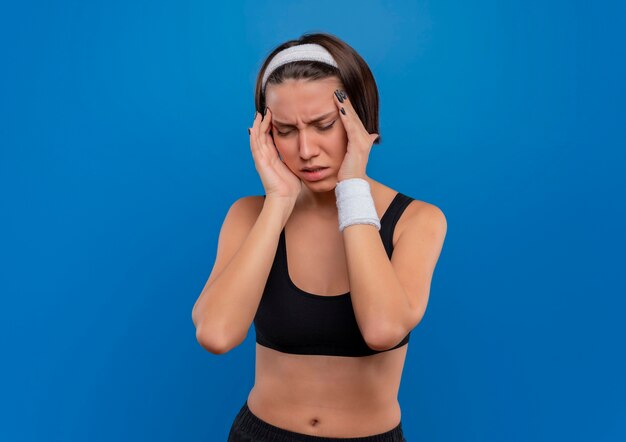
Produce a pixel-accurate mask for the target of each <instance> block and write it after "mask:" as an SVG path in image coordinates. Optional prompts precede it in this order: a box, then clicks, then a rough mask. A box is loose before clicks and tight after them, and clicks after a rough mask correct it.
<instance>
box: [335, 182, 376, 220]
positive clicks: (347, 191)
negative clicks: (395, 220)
mask: <svg viewBox="0 0 626 442" xmlns="http://www.w3.org/2000/svg"><path fill="white" fill-rule="evenodd" d="M335 196H336V198H337V210H338V214H339V231H340V232H343V229H345V228H346V227H348V226H351V225H352V224H370V225H372V226H374V227H376V229H377V230H380V219H379V218H378V214H377V213H376V206H374V199H373V198H372V193H371V191H370V184H369V183H368V182H367V181H366V180H365V179H363V178H350V179H347V180H343V181H339V182H338V183H337V186H336V187H335Z"/></svg>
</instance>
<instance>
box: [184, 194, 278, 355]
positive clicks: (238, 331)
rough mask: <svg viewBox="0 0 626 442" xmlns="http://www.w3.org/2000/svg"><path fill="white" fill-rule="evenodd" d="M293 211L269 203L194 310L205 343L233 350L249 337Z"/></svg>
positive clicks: (206, 288)
mask: <svg viewBox="0 0 626 442" xmlns="http://www.w3.org/2000/svg"><path fill="white" fill-rule="evenodd" d="M289 213H290V210H288V209H287V208H286V207H285V206H284V204H280V203H275V202H274V201H272V200H269V199H267V200H266V201H265V203H264V206H263V209H262V210H261V213H260V214H259V217H258V218H257V220H256V222H255V224H254V226H253V227H252V229H251V230H250V233H249V234H248V236H247V238H246V239H245V241H244V242H243V244H242V245H241V247H240V249H239V250H238V251H237V253H236V254H235V255H234V256H233V258H232V260H231V261H230V262H229V264H228V265H227V266H226V267H225V268H224V270H223V271H222V272H221V274H220V275H219V276H218V277H217V278H216V279H215V280H214V281H213V282H212V283H211V284H210V285H209V286H207V287H205V288H204V290H203V292H202V293H201V295H200V298H199V300H198V303H197V305H196V307H195V308H194V310H195V311H196V315H197V316H196V317H197V318H198V323H197V327H198V334H199V335H201V336H202V340H203V341H204V342H211V343H218V345H220V346H224V347H226V348H232V347H234V346H236V345H238V344H239V343H241V341H243V340H244V339H245V337H246V335H247V332H248V330H249V328H250V325H251V324H252V321H253V320H254V315H255V314H256V311H257V308H258V305H259V303H260V300H261V296H262V294H263V289H264V288H265V284H266V282H267V277H268V275H269V272H270V269H271V267H272V263H273V261H274V257H275V254H276V249H277V245H278V240H279V237H280V232H281V230H282V228H283V227H284V225H285V223H286V220H287V218H288V217H289Z"/></svg>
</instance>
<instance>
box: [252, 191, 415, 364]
mask: <svg viewBox="0 0 626 442" xmlns="http://www.w3.org/2000/svg"><path fill="white" fill-rule="evenodd" d="M264 197H265V195H264ZM412 200H413V198H411V197H409V196H406V195H404V194H402V193H399V192H398V193H397V194H396V196H395V197H394V199H393V201H392V202H391V204H390V205H389V207H388V208H387V210H386V211H385V213H384V215H383V217H382V218H381V220H380V224H381V227H380V231H379V233H380V236H381V239H382V241H383V244H384V246H385V250H386V251H387V256H388V257H389V259H391V255H392V253H393V242H392V241H393V231H394V228H395V226H396V223H397V222H398V219H399V218H400V215H402V212H404V209H406V207H407V206H408V205H409V203H410V202H411V201H412ZM286 255H287V252H286V245H285V229H284V228H283V230H282V231H281V234H280V239H279V242H278V248H277V251H276V256H275V257H274V263H273V264H272V268H271V270H270V273H269V275H268V278H267V283H266V285H265V289H264V291H263V295H262V297H261V302H260V303H259V307H258V310H257V312H256V315H255V317H254V330H255V332H256V342H257V343H259V344H260V345H263V346H265V347H269V348H272V349H274V350H278V351H281V352H283V353H293V354H307V355H330V356H369V355H373V354H376V353H382V352H383V351H389V350H393V349H395V348H398V347H401V346H403V345H405V344H406V343H408V342H409V337H410V335H411V333H410V332H409V333H408V334H407V335H406V336H405V338H404V339H403V340H402V341H401V342H400V343H399V344H398V345H396V346H395V347H393V348H390V349H388V350H383V351H376V350H373V349H371V348H370V347H368V346H367V343H366V342H365V340H364V339H363V336H362V335H361V332H360V330H359V327H358V324H357V321H356V317H355V315H354V310H353V308H352V300H351V299H350V292H348V293H344V294H342V295H335V296H323V295H316V294H313V293H308V292H305V291H304V290H301V289H299V288H298V287H296V285H295V284H294V283H293V281H292V280H291V278H290V277H289V272H288V270H287V258H286Z"/></svg>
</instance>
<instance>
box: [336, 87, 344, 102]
mask: <svg viewBox="0 0 626 442" xmlns="http://www.w3.org/2000/svg"><path fill="white" fill-rule="evenodd" d="M335 96H336V97H337V100H339V102H340V103H343V97H342V96H341V94H340V93H339V89H337V90H336V91H335Z"/></svg>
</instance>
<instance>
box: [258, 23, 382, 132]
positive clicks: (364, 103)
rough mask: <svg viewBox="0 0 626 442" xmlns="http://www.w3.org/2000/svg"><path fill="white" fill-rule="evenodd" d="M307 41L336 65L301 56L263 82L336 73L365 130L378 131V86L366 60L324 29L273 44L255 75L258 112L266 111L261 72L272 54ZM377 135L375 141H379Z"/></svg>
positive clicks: (333, 75) (324, 76) (320, 76)
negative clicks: (278, 44)
mask: <svg viewBox="0 0 626 442" xmlns="http://www.w3.org/2000/svg"><path fill="white" fill-rule="evenodd" d="M306 43H317V44H319V45H320V46H323V47H324V48H326V50H328V52H330V54H331V55H332V56H333V58H334V59H335V61H336V62H337V65H338V66H339V68H336V67H334V66H330V65H328V64H326V63H321V62H318V61H309V60H306V61H304V60H301V61H294V62H291V63H287V64H284V65H282V66H280V67H278V68H277V69H276V70H274V71H273V72H272V73H271V75H270V76H269V77H268V79H267V83H266V85H269V84H280V83H282V82H283V81H284V80H287V79H308V80H318V79H322V78H328V77H337V78H339V80H340V81H341V84H342V85H343V89H344V91H345V92H346V94H347V95H348V98H349V99H350V102H351V103H352V106H353V107H354V109H355V110H356V113H357V115H358V116H359V118H360V119H361V121H362V122H363V126H365V129H366V130H367V132H368V133H370V134H371V133H377V134H379V133H380V132H379V128H378V87H377V86H376V81H375V80H374V76H373V75H372V71H370V68H369V66H368V65H367V63H365V60H363V58H362V57H361V56H360V55H359V54H358V53H357V52H356V51H355V50H354V49H353V48H352V47H351V46H349V45H348V44H347V43H345V42H344V41H343V40H341V39H339V38H338V37H335V36H334V35H331V34H327V33H316V34H303V35H302V36H301V37H300V38H299V39H297V40H289V41H287V42H285V43H283V44H281V45H280V46H278V47H276V48H275V49H274V50H273V51H272V52H271V53H270V54H269V55H268V56H267V58H266V59H265V61H264V62H263V65H262V66H261V69H260V70H259V73H258V75H257V79H256V86H255V92H254V104H255V107H256V109H257V110H258V111H259V112H260V113H264V112H265V93H264V92H263V90H262V81H263V73H264V72H265V69H266V68H267V65H268V64H269V62H270V61H271V60H272V58H274V56H275V55H276V54H277V53H278V52H280V51H282V50H283V49H286V48H289V47H292V46H297V45H301V44H306ZM380 141H381V137H380V136H379V137H378V138H377V139H376V140H375V141H374V144H379V143H380Z"/></svg>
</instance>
